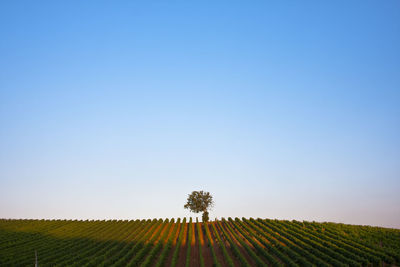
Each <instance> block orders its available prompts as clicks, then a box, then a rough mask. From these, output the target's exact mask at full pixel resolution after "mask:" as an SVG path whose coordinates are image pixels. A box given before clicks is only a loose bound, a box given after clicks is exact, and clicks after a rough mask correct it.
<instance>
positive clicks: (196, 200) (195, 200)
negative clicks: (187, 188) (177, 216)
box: [183, 191, 214, 222]
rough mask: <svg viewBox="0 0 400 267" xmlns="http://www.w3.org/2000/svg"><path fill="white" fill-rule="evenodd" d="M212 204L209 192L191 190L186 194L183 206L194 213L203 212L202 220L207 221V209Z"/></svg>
mask: <svg viewBox="0 0 400 267" xmlns="http://www.w3.org/2000/svg"><path fill="white" fill-rule="evenodd" d="M213 205H214V202H213V197H212V196H211V194H210V192H204V191H193V192H192V193H191V194H189V195H188V198H187V202H186V204H185V205H184V206H183V207H184V208H185V209H189V210H190V211H192V212H195V213H199V212H203V216H202V219H203V222H208V220H209V217H208V211H207V210H208V209H210V208H211V207H212V206H213Z"/></svg>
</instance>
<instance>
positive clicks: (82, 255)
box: [0, 218, 400, 266]
mask: <svg viewBox="0 0 400 267" xmlns="http://www.w3.org/2000/svg"><path fill="white" fill-rule="evenodd" d="M35 251H37V256H38V263H39V266H282V265H284V266H313V265H317V266H368V265H375V266H378V265H382V264H393V265H399V263H400V230H397V229H387V228H379V227H369V226H354V225H345V224H334V223H315V222H298V221H279V220H268V219H266V220H262V219H257V220H254V219H244V218H243V219H242V220H240V219H235V220H233V219H230V218H229V219H227V220H225V219H222V220H219V221H213V222H210V223H208V224H203V223H196V222H192V221H191V220H190V221H189V222H187V221H186V219H183V220H181V219H178V220H174V219H172V220H168V219H167V220H165V221H163V220H161V219H160V220H157V219H154V220H136V221H116V220H113V221H76V220H75V221H71V220H4V219H3V220H0V266H33V264H34V260H35Z"/></svg>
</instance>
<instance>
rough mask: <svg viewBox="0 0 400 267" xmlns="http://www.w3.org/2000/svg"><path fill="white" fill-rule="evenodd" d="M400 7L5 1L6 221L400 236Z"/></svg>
mask: <svg viewBox="0 0 400 267" xmlns="http://www.w3.org/2000/svg"><path fill="white" fill-rule="evenodd" d="M399 48H400V2H399V1H332V2H326V1H306V2H304V1H250V2H249V1H210V2H206V1H200V2H195V1H125V2H124V1H1V3H0V218H38V219H41V218H48V219H54V218H61V219H64V218H65V219H137V218H172V217H175V218H176V217H184V216H186V217H189V216H192V217H196V216H198V217H199V218H201V214H194V213H190V212H189V211H188V210H185V209H184V208H183V205H184V204H185V201H186V198H187V195H188V194H189V193H191V192H192V191H194V190H205V191H209V192H210V193H211V194H212V195H213V196H214V201H215V206H214V208H213V209H212V210H211V212H210V218H211V219H214V218H221V217H225V218H226V217H239V218H241V217H253V218H258V217H260V218H277V219H288V220H292V219H296V220H307V221H313V220H315V221H331V222H342V223H350V224H362V225H377V226H385V227H395V228H400V49H399Z"/></svg>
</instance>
